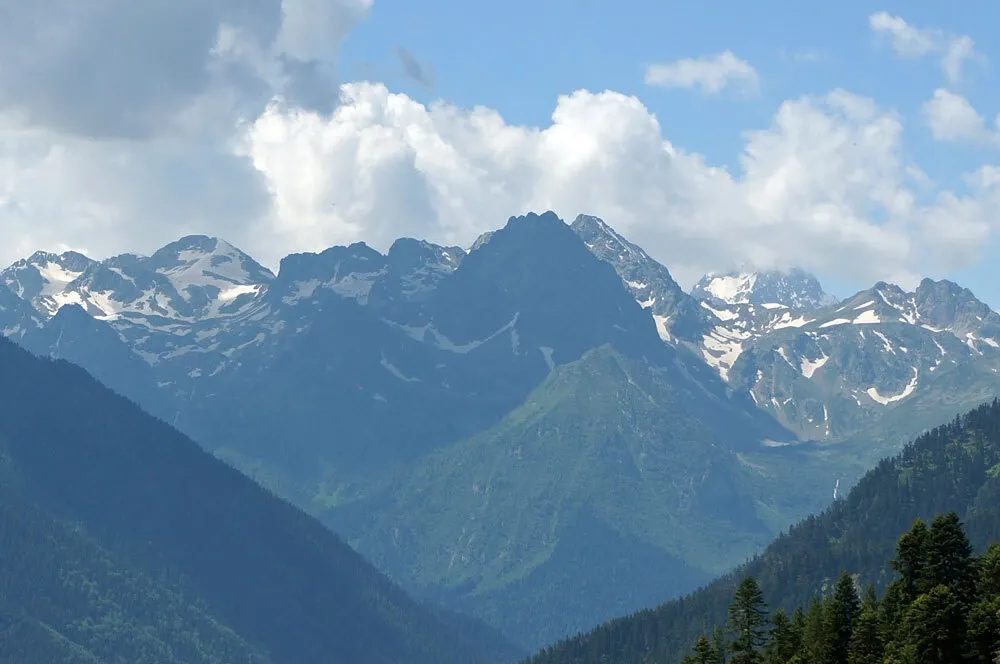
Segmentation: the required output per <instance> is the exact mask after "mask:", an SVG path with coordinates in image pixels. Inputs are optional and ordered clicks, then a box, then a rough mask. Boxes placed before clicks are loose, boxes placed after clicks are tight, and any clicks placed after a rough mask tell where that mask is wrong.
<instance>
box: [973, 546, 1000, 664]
mask: <svg viewBox="0 0 1000 664" xmlns="http://www.w3.org/2000/svg"><path fill="white" fill-rule="evenodd" d="M976 596H977V598H978V601H977V602H976V603H975V604H974V605H973V606H972V608H971V609H970V611H969V618H968V620H967V621H966V628H967V631H968V639H969V658H970V659H971V661H973V662H977V663H979V664H993V659H994V657H995V656H996V654H997V653H998V652H1000V544H993V545H991V546H990V548H989V549H988V550H987V551H986V553H985V554H984V555H983V557H982V559H981V560H980V561H979V579H978V583H977V586H976Z"/></svg>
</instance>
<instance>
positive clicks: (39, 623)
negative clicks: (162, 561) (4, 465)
mask: <svg viewBox="0 0 1000 664" xmlns="http://www.w3.org/2000/svg"><path fill="white" fill-rule="evenodd" d="M0 549H2V551H3V561H2V570H0V581H2V586H0V587H2V592H0V662H56V661H60V662H62V661H67V662H105V661H123V660H126V661H129V662H136V663H138V662H147V663H149V664H154V663H155V664H159V663H161V662H162V663H163V664H187V663H192V664H193V663H200V662H205V663H209V662H212V663H217V664H225V663H228V662H247V663H251V662H252V663H254V664H265V663H266V662H270V661H272V660H270V659H269V658H268V657H267V656H266V655H265V654H264V652H263V651H262V650H261V649H259V648H255V647H254V646H251V645H250V644H249V643H247V641H246V640H244V639H243V638H242V637H240V636H239V635H238V634H236V633H235V632H233V631H232V630H231V629H229V628H228V627H227V626H225V625H223V624H221V623H219V621H218V620H217V619H216V618H215V617H213V616H212V615H211V613H210V611H208V610H207V608H206V607H205V606H204V605H203V604H201V603H200V602H199V601H198V600H197V599H196V597H195V595H194V594H192V593H185V592H184V591H183V589H181V588H179V587H176V586H174V585H173V584H170V583H166V582H164V580H162V579H159V578H151V577H149V576H147V575H145V574H143V573H142V572H140V571H137V570H135V569H132V568H130V566H129V565H128V564H127V562H125V561H123V560H122V559H121V558H117V557H115V556H113V555H112V554H111V553H110V552H109V551H107V550H106V549H104V548H102V547H101V546H100V545H99V544H97V543H96V542H95V541H94V540H93V539H92V538H90V537H88V536H87V535H86V534H84V533H83V532H81V531H80V530H79V529H77V528H74V527H72V526H69V525H67V524H64V523H60V522H58V521H56V520H55V519H53V518H52V517H51V516H50V515H48V514H46V513H45V512H43V511H42V510H39V509H38V508H37V507H34V506H32V505H30V504H28V503H26V502H25V501H23V500H21V499H19V498H18V497H16V496H15V495H14V494H13V493H12V492H11V491H10V489H9V487H4V488H0Z"/></svg>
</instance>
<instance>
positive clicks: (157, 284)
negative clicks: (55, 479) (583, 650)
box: [0, 213, 1000, 650]
mask: <svg viewBox="0 0 1000 664" xmlns="http://www.w3.org/2000/svg"><path fill="white" fill-rule="evenodd" d="M0 282H2V284H3V286H2V287H0V325H2V328H3V330H4V334H5V335H6V336H7V337H8V338H10V339H12V340H14V341H16V342H17V343H19V344H20V345H22V346H23V347H25V348H27V349H29V350H31V351H32V352H34V353H37V354H39V355H42V356H46V357H52V358H59V359H65V360H68V361H70V362H73V363H75V364H79V365H80V366H82V367H83V368H85V369H86V370H87V371H88V372H89V373H91V374H92V375H93V376H94V377H95V378H97V379H98V380H100V381H101V382H102V383H104V384H105V385H107V386H108V387H110V388H111V389H113V390H114V391H116V392H118V393H119V394H121V395H124V396H126V397H128V398H129V399H131V400H133V401H135V402H136V403H138V404H139V405H140V406H142V407H143V408H144V409H145V410H146V411H148V412H149V413H151V414H153V415H155V416H156V417H158V418H160V419H161V420H163V421H164V422H166V423H167V424H169V425H172V426H174V427H176V428H178V429H179V430H180V431H182V432H184V433H185V434H187V435H188V436H190V437H191V438H192V439H194V440H195V441H197V442H198V443H199V444H200V445H201V446H202V447H204V448H205V449H206V450H208V451H209V452H211V453H213V454H214V455H215V456H217V457H218V458H220V459H222V460H224V461H226V462H227V463H229V464H230V465H232V466H235V467H236V468H237V469H239V470H241V471H242V472H244V473H246V474H248V475H250V476H251V477H253V478H254V479H256V480H257V481H258V482H259V483H260V484H262V485H263V486H265V487H266V488H268V489H270V490H272V491H274V492H275V493H277V494H278V495H280V496H282V497H284V498H287V499H288V500H290V501H291V502H293V503H294V504H295V505H297V506H298V507H300V508H302V509H303V510H305V511H306V512H308V513H309V514H311V515H314V516H315V517H316V518H318V519H320V520H321V521H322V522H323V523H325V524H326V525H328V526H329V527H330V528H332V529H333V530H334V531H335V532H337V533H338V534H340V535H342V536H343V537H344V538H345V539H346V540H347V541H348V542H349V543H350V544H351V546H353V547H354V548H356V549H357V550H358V551H359V552H360V553H361V554H362V555H363V556H364V557H365V558H367V559H369V560H371V561H372V562H373V563H374V564H375V566H376V567H378V568H379V569H380V570H382V571H384V572H385V573H387V574H388V575H389V576H390V577H391V578H392V579H393V580H395V581H396V582H398V583H399V584H401V585H402V586H403V587H404V588H405V589H406V590H408V591H409V592H410V593H412V594H414V595H415V596H416V597H418V598H420V599H424V600H428V601H433V602H435V603H438V604H441V605H443V606H445V607H447V608H449V609H452V610H455V611H459V612H462V613H465V614H469V615H472V616H476V617H477V618H479V619H482V620H484V621H485V622H487V623H489V624H490V625H492V626H493V627H495V628H497V629H499V630H500V631H502V632H503V633H504V634H505V635H506V636H507V637H508V638H510V639H511V640H513V641H515V642H517V643H518V644H519V645H521V646H522V647H523V648H525V649H527V650H530V649H534V648H537V647H540V646H542V645H545V644H548V643H552V642H554V641H556V640H557V639H559V638H561V637H564V636H568V635H571V634H574V633H576V632H578V631H580V630H585V629H589V628H590V627H593V626H594V625H596V624H598V623H600V622H602V621H604V620H607V619H610V618H612V617H615V616H618V615H624V614H629V613H632V612H633V611H636V610H638V609H642V608H646V607H652V606H655V605H657V604H659V603H660V602H661V601H663V600H664V599H667V598H670V597H677V596H680V595H682V594H685V593H688V592H690V591H693V590H695V589H696V588H697V587H699V586H701V585H703V584H705V583H707V582H708V581H709V580H711V579H712V578H714V577H716V576H718V575H719V574H722V573H725V572H726V571H728V570H730V569H731V568H733V567H734V566H735V565H738V564H740V563H742V562H744V561H745V560H747V559H748V558H750V557H752V556H753V555H755V554H756V553H757V552H759V551H761V550H763V549H764V547H765V546H767V544H768V543H769V542H770V541H771V540H772V539H773V538H774V537H775V536H776V535H778V534H779V533H780V532H782V531H783V530H785V529H787V528H788V527H789V526H790V525H792V524H793V523H795V522H797V521H799V520H801V519H803V518H805V517H807V516H809V515H811V514H814V513H817V512H819V511H821V510H822V509H824V508H825V507H826V506H827V505H829V504H830V503H831V501H832V500H833V499H834V497H835V494H836V495H841V496H842V495H846V494H847V492H848V490H849V489H850V487H852V486H853V485H854V484H855V483H856V482H857V480H858V479H859V478H860V477H861V476H862V475H863V474H864V473H865V471H867V470H868V469H870V468H872V467H874V466H875V465H876V464H877V463H878V462H879V460H880V459H882V458H884V457H886V456H890V455H892V454H895V453H897V452H899V451H900V450H901V449H902V447H903V445H904V444H905V443H906V442H908V441H909V440H911V439H913V438H915V437H917V436H919V435H920V434H922V433H923V432H924V431H926V430H929V429H931V428H932V427H935V426H937V425H939V424H941V423H942V422H945V421H948V420H950V419H951V418H953V417H954V416H956V415H957V414H959V413H961V412H964V411H967V410H970V409H972V408H974V407H976V406H977V405H979V404H980V403H982V402H984V401H987V400H989V399H991V398H993V397H994V396H995V395H996V394H997V393H998V391H1000V376H998V375H997V371H998V369H1000V326H998V325H997V323H998V322H1000V316H998V315H997V314H996V313H995V312H993V311H991V310H990V309H989V307H987V306H986V305H985V304H983V303H982V302H980V301H979V300H977V299H976V298H975V296H974V295H973V294H972V293H971V292H969V291H968V290H966V289H963V288H962V287H960V286H958V285H957V284H954V283H951V282H948V281H937V282H935V281H931V280H924V281H923V282H921V283H920V284H919V285H918V286H917V287H916V289H915V290H914V291H912V292H908V291H905V290H903V289H901V288H899V287H897V286H893V285H891V284H887V283H883V282H879V283H877V284H875V285H874V286H873V287H872V288H871V289H868V290H865V291H862V292H860V293H857V294H856V295H854V296H851V297H849V298H847V299H845V300H843V301H836V299H835V298H833V297H831V296H830V295H828V294H826V293H824V292H823V289H822V287H821V286H820V284H819V283H818V281H817V280H816V279H815V278H814V277H812V276H811V275H809V274H807V273H805V272H802V271H800V270H791V271H788V272H755V273H727V274H712V275H708V276H706V277H705V278H704V279H702V280H701V281H700V282H699V283H698V284H697V285H696V286H695V288H694V289H692V291H691V292H690V293H688V292H686V291H684V290H683V289H682V288H681V287H680V286H679V285H678V284H677V282H676V281H675V280H674V279H673V278H672V276H671V274H670V271H669V269H668V268H667V267H666V266H664V265H661V264H660V263H658V262H656V261H655V260H654V259H652V258H651V257H650V256H649V255H648V254H647V253H646V252H645V251H644V250H642V249H641V248H640V247H638V246H637V245H635V244H632V243H631V242H629V241H628V240H627V239H626V238H624V237H623V236H622V235H620V234H619V233H618V232H616V231H615V230H614V229H613V228H612V227H611V226H610V225H609V224H607V223H605V222H604V221H603V220H601V219H598V218H596V217H590V216H585V215H581V216H580V217H578V218H576V219H575V220H573V222H572V223H565V222H564V221H563V220H561V219H559V218H558V217H556V216H555V215H554V214H553V213H545V214H540V215H539V214H528V215H526V216H523V217H514V218H511V219H510V220H509V221H508V222H507V223H506V225H505V226H504V227H502V228H500V229H498V230H496V231H494V232H491V233H488V234H486V235H484V236H482V237H481V238H480V239H479V240H477V241H476V242H475V243H474V244H473V245H472V246H471V247H469V248H468V249H463V248H460V247H443V246H437V245H433V244H431V243H428V242H424V241H420V240H415V239H400V240H397V241H396V242H395V243H393V244H392V246H391V248H390V249H389V250H388V251H387V252H386V253H385V254H382V253H380V252H378V251H375V250H374V249H371V248H370V247H368V246H367V245H364V244H362V243H356V244H352V245H350V246H346V247H345V246H341V247H333V248H330V249H328V250H325V251H323V252H320V253H315V254H294V255H291V256H288V257H286V258H284V259H283V260H282V261H281V264H280V266H279V269H278V270H277V272H276V273H274V272H272V271H271V270H269V269H267V268H265V267H263V266H262V265H260V264H259V263H257V262H256V261H255V260H254V259H253V258H252V257H250V256H249V255H247V254H245V253H244V252H242V251H240V250H239V249H237V248H236V247H234V246H233V245H231V244H229V243H227V242H225V241H224V240H221V239H216V238H209V237H203V236H190V237H186V238H182V239H181V240H179V241H177V242H175V243H172V244H170V245H167V246H165V247H163V248H162V249H160V250H159V251H157V252H155V253H154V254H152V255H151V256H149V257H142V256H136V255H131V254H127V255H122V256H117V257H113V258H110V259H107V260H103V261H96V260H91V259H90V258H87V257H85V256H83V255H82V254H77V253H72V252H70V253H64V254H58V255H57V254H46V253H36V254H34V255H32V256H30V257H28V258H26V259H24V260H22V261H19V262H17V263H15V264H14V265H13V266H11V267H10V268H8V269H7V270H5V271H3V272H2V274H0ZM609 579H611V580H612V581H611V582H610V583H609V582H608V580H609ZM569 607H578V608H572V609H570V608H569Z"/></svg>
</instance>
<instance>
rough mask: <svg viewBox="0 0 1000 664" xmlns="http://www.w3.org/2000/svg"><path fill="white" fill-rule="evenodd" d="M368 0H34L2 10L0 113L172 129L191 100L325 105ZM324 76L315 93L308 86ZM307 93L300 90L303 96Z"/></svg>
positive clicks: (249, 111)
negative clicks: (277, 97) (280, 97)
mask: <svg viewBox="0 0 1000 664" xmlns="http://www.w3.org/2000/svg"><path fill="white" fill-rule="evenodd" d="M371 3H372V0H251V1H249V2H246V1H244V0H143V2H135V1H134V0H100V1H99V2H77V1H76V0H32V2H6V3H4V9H3V20H0V119H2V120H3V121H4V123H5V124H6V125H7V126H27V127H32V128H44V129H53V130H57V131H60V132H64V133H68V134H73V135H81V136H88V137H95V138H107V137H126V138H132V139H136V138H143V139H145V138H149V137H150V136H152V135H156V134H161V133H164V132H166V131H170V130H176V129H177V126H176V121H177V118H178V116H179V115H180V114H182V113H183V112H185V111H188V110H190V108H191V107H192V106H204V105H205V104H206V103H207V102H206V101H205V100H204V97H206V96H212V97H214V98H216V99H215V100H214V101H213V102H211V105H212V106H214V107H215V108H216V109H219V108H220V106H221V104H222V103H223V102H227V103H229V104H231V105H232V108H231V109H229V110H230V111H231V115H230V117H229V119H230V120H233V119H235V118H236V117H240V116H250V117H256V115H257V114H258V113H259V112H260V110H262V109H263V107H264V106H265V105H266V103H267V102H268V101H269V100H270V98H271V97H272V96H273V95H274V94H275V93H279V94H284V95H286V96H289V97H293V98H296V100H297V101H298V102H299V103H301V104H304V105H307V106H309V107H311V108H318V109H325V110H330V109H331V108H332V106H333V102H335V101H336V90H337V81H336V79H335V77H332V75H331V74H332V72H333V71H334V69H333V65H334V64H335V63H334V59H335V56H336V53H337V51H338V50H339V48H340V44H341V42H342V41H343V38H344V36H345V35H346V34H347V33H348V32H349V31H350V29H351V28H352V27H353V26H354V25H355V24H356V23H357V22H358V21H359V20H361V19H362V18H363V17H364V16H365V15H366V13H367V11H368V9H369V8H370V6H371ZM321 83H325V85H323V86H322V87H324V88H325V89H324V90H322V91H321V92H320V93H319V94H315V93H316V92H317V88H318V87H320V85H321ZM306 91H309V94H306Z"/></svg>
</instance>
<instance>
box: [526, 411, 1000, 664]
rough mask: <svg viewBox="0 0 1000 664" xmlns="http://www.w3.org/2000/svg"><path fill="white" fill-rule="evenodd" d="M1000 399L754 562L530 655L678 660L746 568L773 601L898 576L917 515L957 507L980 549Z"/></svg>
mask: <svg viewBox="0 0 1000 664" xmlns="http://www.w3.org/2000/svg"><path fill="white" fill-rule="evenodd" d="M998 463H1000V401H996V400H994V401H993V402H991V403H990V404H987V405H984V406H981V407H979V408H977V409H975V410H973V411H970V412H969V413H967V414H966V415H964V416H963V417H961V418H960V419H956V420H954V421H952V422H951V423H949V424H947V425H943V426H939V427H937V428H935V429H933V430H932V431H930V432H928V433H926V434H924V435H922V436H920V437H919V438H917V439H916V440H915V441H914V442H912V443H911V444H910V445H908V446H906V448H905V449H904V450H903V452H902V453H901V454H900V455H898V456H897V457H894V458H892V459H886V460H884V461H882V462H880V463H879V464H878V466H876V467H875V468H874V469H873V470H871V471H870V472H868V473H867V474H866V475H865V476H864V477H863V478H862V479H861V481H860V482H858V484H857V486H855V487H854V488H853V489H852V490H851V492H850V494H849V495H848V496H847V497H846V499H843V500H839V501H837V502H836V503H834V504H833V505H832V506H831V507H830V508H829V509H827V510H826V511H825V512H823V513H822V514H820V515H818V516H813V517H809V518H807V519H805V520H804V521H802V522H801V523H799V524H798V525H796V526H794V527H793V528H791V529H790V530H789V532H788V533H787V534H785V535H782V536H780V537H778V538H777V539H776V540H775V541H774V542H773V543H772V544H771V545H770V546H768V547H767V549H766V550H765V551H764V552H763V553H762V554H761V555H760V556H757V557H755V558H754V559H753V560H751V561H750V562H749V563H747V564H746V565H744V566H742V567H740V568H739V569H737V570H736V571H734V572H732V573H730V574H727V575H725V576H723V577H721V578H719V579H718V580H716V581H714V582H712V583H711V584H709V585H708V586H706V587H705V588H703V589H701V590H698V591H697V592H694V593H692V594H690V595H688V596H686V597H684V598H682V599H679V600H675V601H671V602H667V603H666V604H663V605H662V606H660V607H658V608H656V609H651V610H645V611H640V612H637V613H635V614H633V615H631V616H628V617H623V618H619V619H616V620H613V621H610V622H608V623H605V624H604V625H601V626H600V627H598V628H596V629H594V630H592V631H591V632H589V633H586V634H581V635H579V636H577V637H573V638H570V639H567V640H564V641H562V642H560V643H558V644H556V645H554V646H552V647H549V648H547V649H545V650H544V651H542V652H541V653H539V654H538V655H536V656H535V657H534V658H532V659H531V660H530V662H531V664H590V663H595V664H596V663H598V662H616V664H647V663H650V662H657V663H663V664H671V663H673V662H677V661H679V660H680V658H681V657H682V656H683V655H684V654H686V653H687V652H688V651H689V648H690V644H691V643H693V642H694V641H695V640H696V639H697V638H698V635H699V634H701V633H704V632H708V631H711V629H712V628H713V627H714V626H715V625H719V624H724V623H725V620H726V615H727V609H728V605H729V601H730V599H731V598H732V596H733V593H734V591H735V589H736V586H737V584H738V583H739V581H740V580H741V579H742V578H743V577H744V576H746V575H750V576H753V577H755V578H757V579H758V580H759V581H760V584H761V587H762V588H763V590H764V593H765V594H766V596H767V597H768V598H769V602H770V604H771V608H772V609H777V608H782V609H785V610H786V611H791V610H793V609H794V608H795V607H796V606H800V605H806V604H808V603H809V601H810V600H811V598H813V597H814V596H815V595H816V594H817V593H821V592H823V591H825V590H827V589H829V587H830V586H831V585H832V583H833V581H834V580H835V579H836V577H837V575H838V574H840V572H841V571H843V570H847V571H849V572H851V573H853V574H856V575H858V578H859V580H860V582H862V583H874V584H876V585H878V586H884V585H885V584H886V583H887V581H888V580H889V579H890V578H891V574H890V572H889V570H888V569H887V568H886V565H885V561H887V560H889V559H890V558H891V557H892V554H893V551H894V548H895V544H896V539H895V538H896V534H897V533H899V532H903V531H905V530H907V529H908V528H909V527H910V526H911V525H912V523H913V521H914V520H915V519H917V518H923V519H929V518H931V517H933V516H934V515H936V514H940V513H944V512H949V511H955V512H957V513H958V514H959V515H960V516H961V518H962V519H963V521H965V523H966V530H967V532H968V534H969V537H970V540H971V541H972V544H973V545H974V547H975V548H976V549H977V550H979V551H982V550H983V549H984V548H985V546H986V544H987V543H988V542H990V541H995V540H997V539H1000V473H998V472H997V471H996V470H995V469H996V468H997V464H998Z"/></svg>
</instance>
